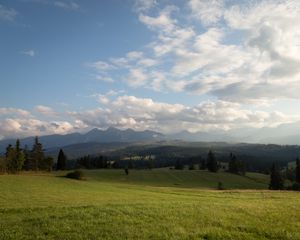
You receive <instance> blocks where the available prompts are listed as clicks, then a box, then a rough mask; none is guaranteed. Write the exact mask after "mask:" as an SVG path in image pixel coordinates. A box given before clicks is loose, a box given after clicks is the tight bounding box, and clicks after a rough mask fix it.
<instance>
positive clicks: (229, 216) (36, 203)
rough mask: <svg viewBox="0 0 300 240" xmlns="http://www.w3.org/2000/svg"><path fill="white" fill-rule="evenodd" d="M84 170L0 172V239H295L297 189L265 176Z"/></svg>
mask: <svg viewBox="0 0 300 240" xmlns="http://www.w3.org/2000/svg"><path fill="white" fill-rule="evenodd" d="M84 173H85V175H86V180H84V181H78V180H72V179H67V178H64V177H63V175H64V174H65V172H60V173H51V174H46V173H45V174H43V173H24V174H19V175H1V176H0V189H1V195H0V239H5V240H6V239H70V240H71V239H72V240H73V239H75V240H76V239H278V240H279V239H280V240H281V239H283V240H284V239H291V240H296V239H300V194H299V192H298V193H297V192H292V191H290V192H288V191H268V190H266V189H267V187H268V181H269V179H268V176H266V175H262V174H255V173H248V174H247V175H246V176H245V177H242V176H237V175H233V174H229V173H224V172H219V173H210V172H206V171H188V170H183V171H180V170H178V171H176V170H167V169H164V170H132V171H130V173H129V175H128V176H126V175H125V173H124V171H123V170H86V171H84ZM218 182H222V184H223V187H224V188H225V189H226V190H217V189H216V188H217V185H218Z"/></svg>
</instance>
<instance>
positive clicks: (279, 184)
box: [269, 163, 283, 190]
mask: <svg viewBox="0 0 300 240" xmlns="http://www.w3.org/2000/svg"><path fill="white" fill-rule="evenodd" d="M269 189H271V190H280V189H283V179H282V177H281V175H280V171H279V170H278V167H277V165H276V164H275V163H273V165H272V167H271V176H270V185H269Z"/></svg>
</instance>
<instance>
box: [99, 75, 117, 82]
mask: <svg viewBox="0 0 300 240" xmlns="http://www.w3.org/2000/svg"><path fill="white" fill-rule="evenodd" d="M94 78H95V79H96V80H98V81H101V82H107V83H113V82H114V80H113V79H112V78H111V77H108V76H101V75H96V76H94Z"/></svg>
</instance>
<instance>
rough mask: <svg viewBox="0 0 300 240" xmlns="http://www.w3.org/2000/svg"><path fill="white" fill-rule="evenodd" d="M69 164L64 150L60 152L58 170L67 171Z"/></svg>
mask: <svg viewBox="0 0 300 240" xmlns="http://www.w3.org/2000/svg"><path fill="white" fill-rule="evenodd" d="M66 164H67V157H66V155H65V153H64V151H63V150H62V149H60V150H59V153H58V157H57V165H56V170H65V169H66Z"/></svg>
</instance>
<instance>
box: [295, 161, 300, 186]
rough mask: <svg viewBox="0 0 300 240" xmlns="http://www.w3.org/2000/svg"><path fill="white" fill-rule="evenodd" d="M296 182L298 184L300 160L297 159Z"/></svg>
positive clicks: (299, 179) (299, 181) (299, 180)
mask: <svg viewBox="0 0 300 240" xmlns="http://www.w3.org/2000/svg"><path fill="white" fill-rule="evenodd" d="M296 182H298V183H300V160H299V157H297V159H296Z"/></svg>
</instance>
